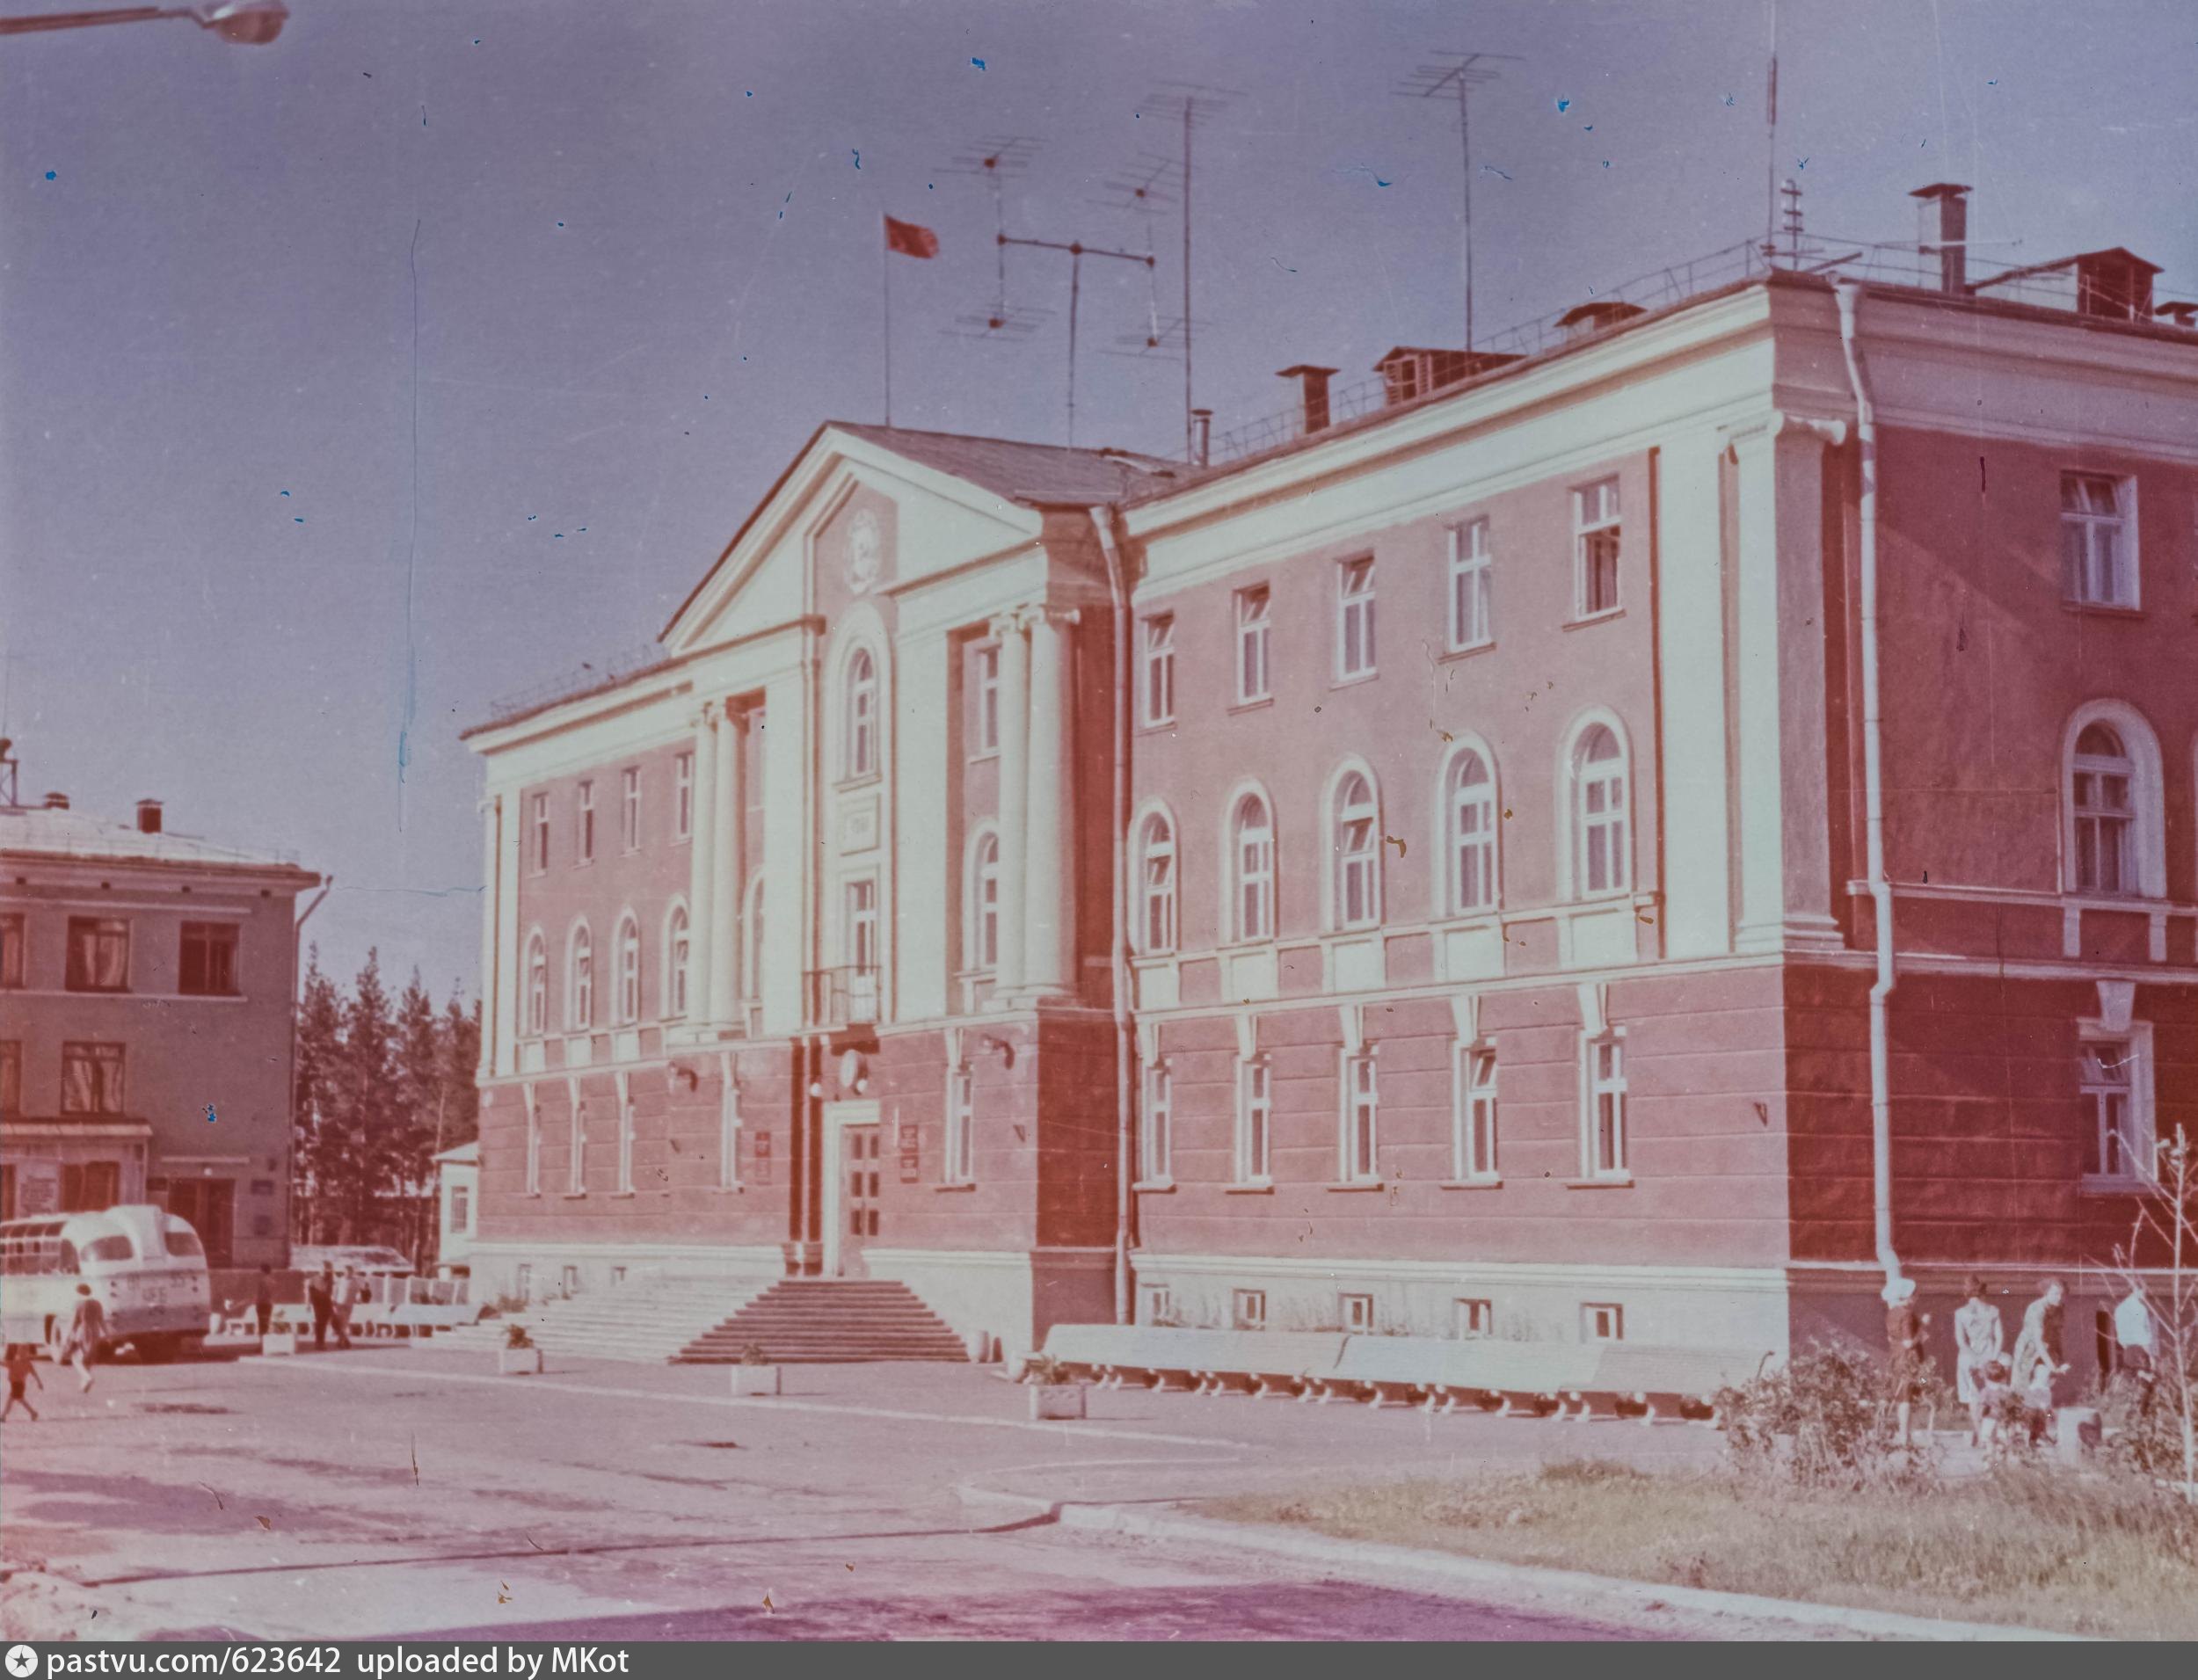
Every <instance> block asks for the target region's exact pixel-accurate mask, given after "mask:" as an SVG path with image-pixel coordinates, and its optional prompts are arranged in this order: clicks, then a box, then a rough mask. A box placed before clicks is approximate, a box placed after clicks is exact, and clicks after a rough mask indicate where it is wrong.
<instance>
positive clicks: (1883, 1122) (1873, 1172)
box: [1833, 280, 1901, 1288]
mask: <svg viewBox="0 0 2198 1680" xmlns="http://www.w3.org/2000/svg"><path fill="white" fill-rule="evenodd" d="M1833 290H1834V293H1835V295H1837V296H1838V300H1839V344H1840V347H1841V348H1842V349H1843V350H1845V353H1846V358H1847V382H1848V383H1849V384H1850V385H1852V387H1853V388H1854V417H1855V432H1856V435H1857V436H1858V437H1860V439H1861V442H1862V498H1861V523H1862V533H1861V535H1862V603H1861V616H1862V809H1863V823H1864V831H1863V832H1864V834H1865V836H1866V844H1867V873H1868V876H1869V885H1870V902H1871V904H1872V905H1873V906H1874V909H1875V911H1876V913H1877V917H1876V920H1877V978H1876V979H1875V981H1874V982H1873V983H1872V985H1871V986H1870V1176H1871V1190H1872V1202H1873V1206H1874V1212H1875V1216H1876V1217H1875V1227H1876V1238H1877V1258H1878V1263H1879V1264H1880V1265H1881V1266H1883V1267H1884V1268H1885V1283H1886V1286H1887V1287H1888V1288H1890V1287H1891V1286H1892V1285H1893V1284H1896V1283H1898V1282H1899V1281H1900V1275H1901V1273H1900V1255H1898V1254H1896V1253H1895V1252H1894V1248H1893V1102H1892V1091H1891V1078H1890V1074H1889V1070H1888V1058H1887V1053H1886V1002H1887V1000H1888V999H1889V998H1890V997H1891V996H1892V994H1893V984H1894V977H1893V888H1892V884H1891V883H1890V882H1889V881H1888V880H1887V879H1886V878H1885V770H1884V756H1883V749H1882V746H1881V743H1880V739H1879V723H1880V720H1881V717H1882V716H1883V713H1882V711H1881V709H1880V706H1879V703H1878V673H1877V663H1878V661H1877V620H1878V607H1877V411H1876V410H1875V409H1874V408H1873V407H1872V406H1871V404H1870V388H1869V384H1868V382H1867V380H1865V378H1864V377H1863V373H1862V346H1861V345H1860V342H1858V340H1857V338H1856V334H1855V313H1856V310H1857V309H1858V308H1859V307H1860V303H1861V302H1862V287H1861V284H1860V281H1857V280H1839V281H1838V282H1837V283H1836V284H1835V286H1834V287H1833Z"/></svg>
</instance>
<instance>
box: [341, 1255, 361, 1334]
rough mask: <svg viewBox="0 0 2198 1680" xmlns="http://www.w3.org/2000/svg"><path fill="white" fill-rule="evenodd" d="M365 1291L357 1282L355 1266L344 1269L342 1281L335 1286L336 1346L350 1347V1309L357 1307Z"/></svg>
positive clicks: (357, 1274)
mask: <svg viewBox="0 0 2198 1680" xmlns="http://www.w3.org/2000/svg"><path fill="white" fill-rule="evenodd" d="M364 1293H365V1291H364V1290H363V1288H362V1286H361V1285H360V1282H359V1269H358V1268H357V1267H356V1266H346V1267H345V1268H344V1275H343V1278H342V1281H341V1282H339V1283H338V1284H337V1285H336V1345H337V1346H338V1348H348V1347H349V1346H351V1309H352V1308H353V1307H354V1306H356V1305H359V1302H360V1299H361V1298H362V1297H363V1295H364Z"/></svg>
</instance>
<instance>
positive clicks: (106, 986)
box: [68, 916, 130, 992]
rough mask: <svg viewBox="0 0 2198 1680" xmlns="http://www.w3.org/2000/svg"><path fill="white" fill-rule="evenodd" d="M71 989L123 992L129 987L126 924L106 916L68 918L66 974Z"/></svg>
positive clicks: (128, 952)
mask: <svg viewBox="0 0 2198 1680" xmlns="http://www.w3.org/2000/svg"><path fill="white" fill-rule="evenodd" d="M68 986H69V990H70V991H71V992H127V991H128V990H129V989H130V925H129V923H128V922H127V921H124V920H120V919H119V918H115V917H108V916H71V917H69V977H68Z"/></svg>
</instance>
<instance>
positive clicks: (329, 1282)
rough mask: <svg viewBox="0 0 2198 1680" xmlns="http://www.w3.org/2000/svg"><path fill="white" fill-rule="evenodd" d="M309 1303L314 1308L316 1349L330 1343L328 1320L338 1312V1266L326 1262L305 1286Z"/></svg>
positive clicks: (314, 1342)
mask: <svg viewBox="0 0 2198 1680" xmlns="http://www.w3.org/2000/svg"><path fill="white" fill-rule="evenodd" d="M305 1299H306V1303H307V1305H309V1306H311V1307H312V1309H313V1346H314V1348H315V1349H316V1350H317V1349H322V1348H325V1347H326V1346H327V1345H328V1321H329V1320H330V1319H331V1318H332V1317H334V1316H335V1312H336V1268H335V1266H334V1265H333V1264H332V1263H324V1264H323V1265H322V1267H321V1269H320V1270H319V1271H318V1272H317V1273H316V1274H314V1276H313V1280H312V1282H310V1283H309V1284H307V1285H306V1286H305Z"/></svg>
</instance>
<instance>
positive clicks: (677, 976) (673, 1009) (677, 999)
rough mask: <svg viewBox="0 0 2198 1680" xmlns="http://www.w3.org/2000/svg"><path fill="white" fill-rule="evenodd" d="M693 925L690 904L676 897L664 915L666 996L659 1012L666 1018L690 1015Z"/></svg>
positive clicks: (668, 1019) (679, 1018) (669, 1019)
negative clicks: (688, 909) (689, 916)
mask: <svg viewBox="0 0 2198 1680" xmlns="http://www.w3.org/2000/svg"><path fill="white" fill-rule="evenodd" d="M694 954H695V944H694V927H693V923H692V921H691V920H689V918H688V913H687V905H686V904H685V903H684V902H682V901H678V900H675V901H674V902H673V905H672V908H671V909H670V910H669V911H667V912H666V914H665V918H664V995H663V997H662V998H661V999H660V1000H659V1002H660V1003H661V1005H662V1007H661V1008H659V1010H658V1014H659V1015H662V1016H663V1018H664V1019H665V1020H666V1021H679V1020H683V1019H684V1018H685V1017H686V1015H687V999H688V981H689V980H690V978H692V971H693V967H694Z"/></svg>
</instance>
